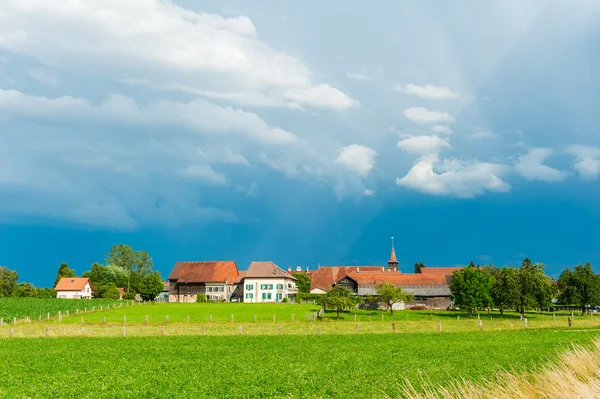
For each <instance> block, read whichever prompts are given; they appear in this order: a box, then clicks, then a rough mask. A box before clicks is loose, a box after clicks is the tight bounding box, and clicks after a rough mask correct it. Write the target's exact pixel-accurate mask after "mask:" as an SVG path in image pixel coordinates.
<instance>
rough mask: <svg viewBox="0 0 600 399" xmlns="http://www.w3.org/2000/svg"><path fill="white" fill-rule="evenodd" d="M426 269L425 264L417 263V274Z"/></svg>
mask: <svg viewBox="0 0 600 399" xmlns="http://www.w3.org/2000/svg"><path fill="white" fill-rule="evenodd" d="M424 267H426V266H425V265H424V264H423V262H417V263H415V274H419V273H421V269H423V268H424Z"/></svg>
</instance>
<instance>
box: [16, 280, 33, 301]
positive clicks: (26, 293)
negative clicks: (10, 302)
mask: <svg viewBox="0 0 600 399" xmlns="http://www.w3.org/2000/svg"><path fill="white" fill-rule="evenodd" d="M13 296H17V297H28V298H35V296H36V289H35V287H34V286H33V284H31V283H20V284H18V285H17V287H16V288H15V290H14V291H13Z"/></svg>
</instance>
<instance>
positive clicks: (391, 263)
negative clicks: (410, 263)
mask: <svg viewBox="0 0 600 399" xmlns="http://www.w3.org/2000/svg"><path fill="white" fill-rule="evenodd" d="M388 271H390V272H397V271H398V260H397V259H396V251H395V250H394V237H392V252H391V253H390V260H388Z"/></svg>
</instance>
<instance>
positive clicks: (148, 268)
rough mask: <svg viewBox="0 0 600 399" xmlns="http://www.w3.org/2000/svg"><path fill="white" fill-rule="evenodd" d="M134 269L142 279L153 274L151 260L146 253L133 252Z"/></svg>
mask: <svg viewBox="0 0 600 399" xmlns="http://www.w3.org/2000/svg"><path fill="white" fill-rule="evenodd" d="M134 256H135V269H136V271H137V272H138V273H140V275H141V276H142V277H146V276H149V275H150V274H152V273H153V271H152V267H153V266H154V264H153V262H152V258H151V257H150V255H149V254H148V252H146V251H135V252H134Z"/></svg>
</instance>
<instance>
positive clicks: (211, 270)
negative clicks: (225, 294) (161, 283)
mask: <svg viewBox="0 0 600 399" xmlns="http://www.w3.org/2000/svg"><path fill="white" fill-rule="evenodd" d="M238 275H239V272H238V269H237V265H236V264H235V262H234V261H210V262H177V263H175V266H173V270H172V271H171V274H170V275H169V280H170V281H173V280H175V281H177V282H178V283H227V284H233V282H234V281H235V280H236V278H237V276H238Z"/></svg>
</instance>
